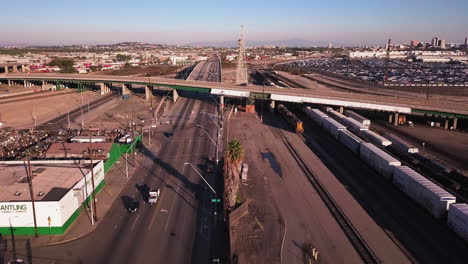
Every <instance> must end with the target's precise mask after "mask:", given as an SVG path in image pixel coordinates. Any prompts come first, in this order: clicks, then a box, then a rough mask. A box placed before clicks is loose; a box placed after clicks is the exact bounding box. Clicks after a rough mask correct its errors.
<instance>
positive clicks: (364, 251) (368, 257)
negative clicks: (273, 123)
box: [274, 128, 380, 264]
mask: <svg viewBox="0 0 468 264" xmlns="http://www.w3.org/2000/svg"><path fill="white" fill-rule="evenodd" d="M274 130H276V132H277V134H278V136H279V137H280V138H281V141H283V143H284V145H285V146H286V148H287V149H288V151H289V152H290V153H291V155H292V156H293V158H294V160H296V162H297V164H298V165H299V167H300V168H301V170H302V171H303V172H304V174H305V175H306V176H307V178H308V179H309V181H310V183H311V184H312V186H313V187H314V188H315V190H316V191H317V193H318V195H319V196H320V198H321V199H322V200H323V202H324V203H325V205H326V206H327V208H328V209H329V210H330V212H331V214H332V215H333V217H334V218H335V219H336V221H337V222H338V224H339V225H340V227H341V229H342V230H343V232H344V233H345V234H346V236H347V237H348V239H349V241H350V242H351V244H352V245H353V247H354V248H355V249H356V251H357V252H358V254H359V256H360V257H361V259H362V261H363V263H366V264H377V263H380V260H379V259H378V258H377V256H376V255H375V254H374V252H373V251H372V250H371V249H370V248H369V246H368V245H367V243H366V242H365V241H364V239H363V238H362V237H361V235H360V234H359V232H358V231H357V230H356V228H355V227H354V226H353V224H352V223H351V222H350V221H349V220H348V218H347V217H346V215H345V214H344V213H343V211H342V210H341V208H340V207H339V206H338V204H337V203H336V202H335V200H334V199H333V197H332V196H331V195H330V194H329V193H328V191H327V190H326V189H325V187H324V186H323V185H322V184H321V183H320V181H319V179H318V178H317V176H316V175H315V174H314V173H313V172H312V170H311V169H310V168H309V166H307V164H306V163H305V162H304V160H303V159H302V157H301V156H300V154H299V153H298V152H297V151H296V150H295V148H294V147H293V146H292V144H291V143H290V142H289V140H288V139H287V138H286V136H285V135H284V134H283V132H282V131H281V130H280V129H279V128H275V129H274Z"/></svg>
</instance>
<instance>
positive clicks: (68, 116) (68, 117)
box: [67, 111, 70, 130]
mask: <svg viewBox="0 0 468 264" xmlns="http://www.w3.org/2000/svg"><path fill="white" fill-rule="evenodd" d="M67 119H68V130H70V111H68V115H67Z"/></svg>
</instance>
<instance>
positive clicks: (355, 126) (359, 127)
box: [341, 117, 369, 134]
mask: <svg viewBox="0 0 468 264" xmlns="http://www.w3.org/2000/svg"><path fill="white" fill-rule="evenodd" d="M341 123H343V124H344V125H345V126H346V127H347V128H348V129H349V130H351V131H353V132H354V133H356V134H360V133H361V131H363V130H369V127H367V126H365V125H363V124H362V123H359V121H356V120H355V119H353V118H351V117H345V118H343V119H341Z"/></svg>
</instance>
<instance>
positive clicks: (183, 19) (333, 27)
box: [0, 0, 468, 45]
mask: <svg viewBox="0 0 468 264" xmlns="http://www.w3.org/2000/svg"><path fill="white" fill-rule="evenodd" d="M0 13H1V18H2V19H1V20H2V22H1V23H0V42H2V43H4V42H7V43H26V44H88V43H89V44H97V43H116V42H120V41H142V42H155V43H174V44H185V43H191V42H199V41H209V42H214V41H230V40H235V39H237V35H238V31H239V25H241V24H244V25H246V27H247V39H249V40H255V41H260V40H265V41H273V40H284V39H292V38H300V39H305V40H310V41H322V42H329V41H331V42H334V43H337V44H347V45H349V44H383V43H385V40H386V39H387V38H388V37H391V38H392V39H393V40H394V42H409V41H410V40H411V39H417V40H420V41H430V38H432V36H434V35H437V36H439V37H441V38H444V39H446V40H447V42H461V41H462V40H463V39H464V38H465V37H466V36H467V35H468V15H467V14H468V1H467V0H444V1H441V0H425V1H422V0H413V1H411V0H406V1H404V0H393V1H383V0H361V1H356V0H347V1H346V0H343V1H342V0H328V1H316V0H289V1H287V0H285V1H276V0H270V1H258V0H248V1H247V0H237V1H232V0H217V1H206V0H173V1H169V0H134V1H123V0H74V1H71V0H61V1H59V0H0Z"/></svg>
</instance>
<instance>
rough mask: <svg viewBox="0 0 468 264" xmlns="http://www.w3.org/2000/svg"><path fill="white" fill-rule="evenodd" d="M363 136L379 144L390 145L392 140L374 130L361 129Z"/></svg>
mask: <svg viewBox="0 0 468 264" xmlns="http://www.w3.org/2000/svg"><path fill="white" fill-rule="evenodd" d="M361 136H362V137H363V138H365V139H366V140H368V141H370V142H372V143H374V144H375V145H377V146H384V147H386V146H390V145H391V144H392V142H391V141H390V140H388V139H386V138H384V137H382V136H381V135H379V134H377V133H375V132H374V131H372V130H364V131H361Z"/></svg>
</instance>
